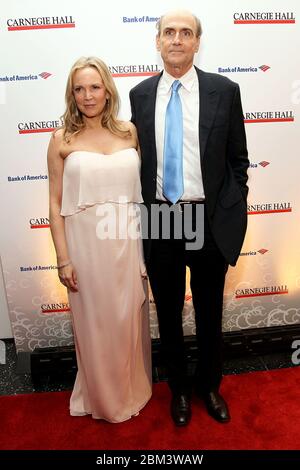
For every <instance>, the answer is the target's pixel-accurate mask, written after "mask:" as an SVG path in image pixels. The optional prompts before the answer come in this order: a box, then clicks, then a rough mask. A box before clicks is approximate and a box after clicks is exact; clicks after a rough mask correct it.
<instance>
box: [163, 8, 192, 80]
mask: <svg viewBox="0 0 300 470" xmlns="http://www.w3.org/2000/svg"><path fill="white" fill-rule="evenodd" d="M199 44H200V37H197V36H196V21H195V18H194V17H193V16H192V15H189V14H188V13H187V14H178V15H177V14H176V13H174V14H169V15H166V16H164V17H163V18H162V23H161V33H160V36H158V35H157V37H156V47H157V50H158V51H160V53H161V57H162V60H163V62H164V66H165V69H166V71H167V72H168V73H170V74H171V75H173V74H174V71H175V70H176V69H177V72H180V75H181V76H182V75H184V74H185V73H186V72H187V71H188V70H189V69H190V68H191V67H192V65H193V61H194V55H195V53H196V52H198V49H199ZM172 72H173V73H172Z"/></svg>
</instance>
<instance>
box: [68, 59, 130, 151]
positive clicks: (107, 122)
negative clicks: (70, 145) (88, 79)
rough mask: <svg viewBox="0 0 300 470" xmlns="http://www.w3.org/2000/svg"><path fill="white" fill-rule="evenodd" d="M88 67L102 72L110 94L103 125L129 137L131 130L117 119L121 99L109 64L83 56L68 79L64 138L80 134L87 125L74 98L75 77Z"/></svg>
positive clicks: (102, 121) (121, 135)
mask: <svg viewBox="0 0 300 470" xmlns="http://www.w3.org/2000/svg"><path fill="white" fill-rule="evenodd" d="M86 67H93V68H94V69H96V70H97V72H98V73H99V74H100V77H101V79H102V82H103V85H104V86H105V89H106V92H107V94H108V95H109V98H108V99H107V101H106V104H105V107H104V109H103V112H102V116H101V124H102V126H103V127H105V128H107V129H108V130H110V131H111V132H112V133H113V134H116V135H119V136H120V137H127V136H128V137H129V136H130V135H131V132H130V131H129V130H125V129H124V127H123V126H122V123H121V121H119V120H118V119H117V116H118V112H119V107H120V99H119V94H118V91H117V88H116V86H115V84H114V81H113V78H112V76H111V73H110V71H109V69H108V67H107V65H106V64H105V63H104V62H103V61H102V60H100V59H98V58H97V57H81V58H80V59H78V60H77V61H76V62H75V64H74V65H73V66H72V68H71V71H70V73H69V76H68V80H67V86H66V94H65V100H66V110H65V113H64V114H63V116H62V119H63V122H64V133H63V138H64V140H65V141H67V142H68V141H69V140H70V138H71V137H72V136H73V135H75V134H78V133H79V132H80V131H81V130H82V129H84V127H85V124H84V120H83V117H82V113H81V112H80V111H79V109H78V107H77V105H76V101H75V98H74V94H73V79H74V74H75V72H77V70H81V69H84V68H86Z"/></svg>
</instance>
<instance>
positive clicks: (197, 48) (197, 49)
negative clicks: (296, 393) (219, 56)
mask: <svg viewBox="0 0 300 470" xmlns="http://www.w3.org/2000/svg"><path fill="white" fill-rule="evenodd" d="M199 47H200V37H199V38H198V42H197V45H196V48H195V52H198V51H199Z"/></svg>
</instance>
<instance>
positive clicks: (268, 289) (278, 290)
mask: <svg viewBox="0 0 300 470" xmlns="http://www.w3.org/2000/svg"><path fill="white" fill-rule="evenodd" d="M288 293H289V291H288V288H287V286H286V285H281V286H262V287H253V288H246V289H237V290H236V291H235V298H236V299H242V298H244V297H262V296H265V295H283V294H288Z"/></svg>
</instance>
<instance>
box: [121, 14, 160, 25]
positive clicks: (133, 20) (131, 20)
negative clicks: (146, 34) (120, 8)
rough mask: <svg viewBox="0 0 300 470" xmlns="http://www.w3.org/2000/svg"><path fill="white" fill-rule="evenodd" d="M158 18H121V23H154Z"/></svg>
mask: <svg viewBox="0 0 300 470" xmlns="http://www.w3.org/2000/svg"><path fill="white" fill-rule="evenodd" d="M158 20H159V16H148V15H143V16H122V22H123V23H156V22H157V21H158Z"/></svg>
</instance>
